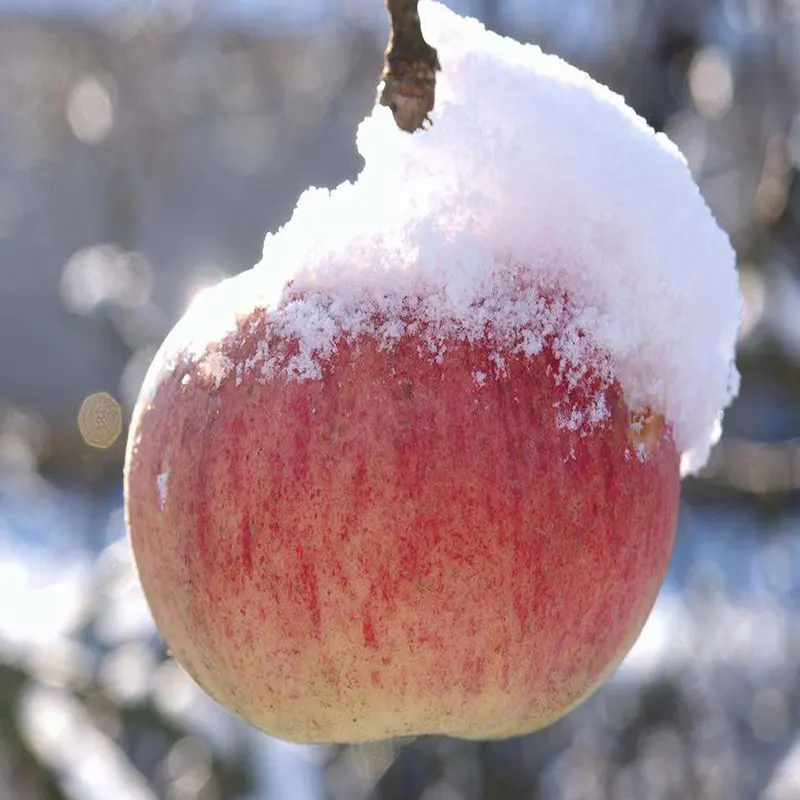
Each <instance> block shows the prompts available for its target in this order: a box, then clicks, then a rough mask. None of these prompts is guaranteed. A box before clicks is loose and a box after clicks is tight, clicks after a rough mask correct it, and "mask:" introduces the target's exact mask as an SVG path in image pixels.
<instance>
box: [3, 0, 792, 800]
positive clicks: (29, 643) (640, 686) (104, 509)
mask: <svg viewBox="0 0 800 800" xmlns="http://www.w3.org/2000/svg"><path fill="white" fill-rule="evenodd" d="M448 4H449V5H451V6H452V7H453V8H455V9H457V10H459V11H465V12H470V13H474V14H476V15H478V16H481V17H482V18H483V19H485V20H486V22H487V24H488V25H489V26H490V27H493V28H495V29H498V30H500V31H502V32H504V33H509V34H512V35H514V36H515V37H517V38H520V39H523V40H529V41H535V42H537V43H540V44H542V45H543V46H544V47H545V48H546V49H550V50H553V51H555V52H558V53H560V54H562V55H564V56H566V57H567V58H569V59H570V60H572V61H574V62H576V63H578V64H579V65H580V66H582V67H584V68H586V69H587V70H588V71H589V72H590V73H591V74H592V75H594V76H595V77H597V78H598V79H600V80H602V81H604V82H607V83H609V84H611V85H612V87H614V88H615V89H617V90H618V91H620V92H622V93H623V94H625V95H626V97H627V98H628V99H629V101H630V102H631V104H632V105H633V106H634V107H635V108H636V109H637V110H638V111H639V112H640V113H642V114H644V115H645V116H646V117H647V118H648V120H649V121H650V122H651V124H653V125H654V126H655V127H657V128H658V129H661V130H665V131H667V133H669V135H670V136H671V137H672V138H673V139H674V140H675V141H676V143H677V144H678V145H679V147H680V148H681V149H682V150H683V152H684V153H685V155H686V157H687V158H688V160H689V162H690V165H691V167H692V170H693V172H694V174H695V176H696V178H697V180H698V182H699V184H700V186H701V189H702V191H703V193H704V195H705V197H706V198H707V199H708V201H709V203H710V204H711V205H712V207H713V209H714V211H715V213H716V214H717V216H718V218H719V220H720V222H721V224H722V225H723V227H724V228H725V229H726V230H727V231H728V232H729V234H730V235H731V237H732V239H733V241H734V244H735V246H736V248H737V250H738V252H739V253H740V256H741V269H740V272H741V285H742V290H743V293H744V296H745V300H746V314H745V320H744V325H743V329H742V338H741V341H740V348H739V367H740V369H741V371H742V374H743V390H742V394H741V396H740V398H739V400H738V401H737V403H736V405H735V406H734V408H733V409H732V410H731V412H730V413H729V415H728V417H727V420H726V434H725V437H724V438H723V441H722V442H721V444H720V446H719V447H718V449H717V451H716V452H715V455H714V457H713V458H712V461H711V463H710V464H709V466H708V468H707V469H706V470H705V472H704V473H703V474H702V475H700V476H699V477H697V478H695V479H692V480H689V481H686V482H685V483H684V498H683V508H682V517H681V525H680V531H679V541H678V547H677V552H676V556H675V559H674V562H673V568H672V571H671V574H670V577H669V580H668V582H667V585H666V586H665V588H664V591H663V593H662V596H661V598H660V599H659V603H658V605H657V607H656V610H655V612H654V614H653V616H652V618H651V620H650V622H649V623H648V626H647V628H646V629H645V631H644V633H643V634H642V637H641V638H640V640H639V642H638V643H637V645H636V647H635V648H634V650H633V652H632V653H631V655H630V656H629V657H628V659H627V660H626V661H625V663H624V664H623V666H622V668H621V669H620V671H619V672H618V674H617V675H616V676H615V678H614V679H613V680H612V681H611V683H610V684H609V685H608V686H607V687H605V688H604V689H603V690H601V691H600V692H599V693H598V695H597V696H596V697H595V698H593V699H592V700H591V701H590V702H589V703H587V704H586V706H584V707H583V708H581V709H579V710H578V711H576V712H575V713H574V714H572V715H570V716H569V717H568V718H567V719H566V720H564V721H563V722H562V723H559V724H557V725H555V726H553V727H552V728H550V729H548V730H547V731H545V732H543V733H541V734H538V735H535V736H530V737H525V738H523V739H519V740H513V741H510V742H504V743H495V744H485V743H475V744H467V743H459V742H454V741H449V740H440V739H425V740H422V739H421V740H413V741H402V742H396V743H392V744H384V745H379V746H378V745H376V746H372V747H359V748H335V749H325V748H297V747H291V746H287V745H283V744H281V743H278V742H275V741H273V740H270V739H269V738H267V737H265V736H261V735H260V734H256V733H254V732H252V731H250V730H249V729H247V728H245V727H244V726H242V725H240V724H237V723H236V722H235V721H234V720H233V719H232V718H230V717H229V716H227V715H226V714H224V712H222V711H220V710H219V709H218V708H217V707H216V706H214V705H213V704H212V703H211V702H210V701H208V700H207V699H206V698H205V696H204V695H202V693H200V692H199V691H198V690H197V689H196V688H195V687H194V685H193V684H192V683H191V681H189V680H188V679H187V678H186V677H185V676H184V674H183V673H182V672H181V671H180V670H179V669H178V668H177V667H176V666H175V665H174V664H173V663H172V662H171V661H170V660H169V659H166V658H165V656H164V653H163V652H162V650H161V649H160V645H159V642H158V639H157V637H156V636H155V635H154V631H153V628H152V623H151V622H150V619H149V616H148V613H147V610H146V608H145V606H144V604H143V601H142V598H141V595H140V593H139V590H138V587H137V584H136V582H135V579H134V577H133V574H132V571H131V565H130V560H129V557H128V553H127V548H126V545H125V543H124V538H123V537H124V528H123V520H122V513H121V486H120V467H121V458H122V447H123V443H124V439H125V426H126V423H127V418H128V414H129V411H130V408H131V404H132V402H133V399H134V398H135V396H136V392H137V391H138V387H139V384H140V381H141V378H142V375H143V370H144V369H145V368H146V366H147V364H148V363H149V359H150V358H151V356H152V353H153V348H154V347H155V346H157V344H158V343H159V342H160V340H161V338H162V337H163V335H164V334H165V333H166V331H167V330H168V329H169V327H170V326H171V324H172V323H173V322H174V320H175V319H176V318H177V316H178V315H179V314H180V313H181V312H182V311H183V310H184V309H185V308H186V306H187V304H188V303H189V301H190V300H191V298H192V297H193V296H194V295H195V294H196V293H197V291H199V290H200V289H201V288H203V287H204V286H207V285H209V284H211V283H213V282H216V281H217V280H218V279H219V278H221V277H222V276H224V275H230V274H234V273H236V272H238V271H240V270H241V269H244V268H246V267H249V266H250V265H252V264H253V263H254V262H255V261H257V260H258V257H259V254H260V251H261V245H262V242H263V236H264V232H265V231H266V230H268V229H274V228H275V227H277V226H278V225H280V224H281V223H282V222H284V221H285V220H286V219H287V217H288V215H289V213H290V211H291V209H292V207H293V204H294V201H295V199H296V197H297V196H298V194H299V193H300V192H301V191H302V190H303V189H304V188H305V187H306V186H307V185H309V184H316V185H326V186H332V185H334V184H336V183H338V182H339V181H340V180H342V179H343V178H346V177H350V176H352V175H354V174H355V172H356V171H357V169H358V167H359V163H358V158H357V155H356V152H355V148H354V145H353V136H354V132H355V127H356V124H357V123H358V121H359V120H360V119H361V118H362V117H363V116H364V115H365V114H366V113H367V111H368V110H369V108H370V106H371V104H372V101H373V98H374V87H375V83H376V79H377V75H378V74H379V71H380V66H381V53H382V50H383V46H384V42H385V36H386V31H385V23H384V17H383V11H382V9H381V4H380V2H379V0H280V1H278V0H218V1H217V2H212V0H171V1H170V0H136V1H135V2H134V1H133V0H0V797H1V798H5V797H9V798H15V799H16V798H19V800H40V799H41V800H50V798H54V799H55V798H74V800H95V798H96V799H97V800H108V798H120V800H127V798H131V800H152V799H154V798H169V799H170V800H189V799H190V798H192V799H193V798H197V799H198V800H228V799H229V798H237V799H238V800H244V798H250V799H251V800H273V799H276V800H283V798H291V799H292V800H305V799H306V798H308V799H309V800H311V798H313V799H314V800H322V799H323V798H325V799H326V800H327V798H330V799H331V800H339V799H341V800H350V799H351V798H354V799H358V800H361V799H362V798H363V799H364V800H366V799H367V798H374V799H375V800H378V799H379V798H380V799H381V800H383V799H384V798H387V799H388V798H392V799H393V798H398V800H399V799H400V798H403V800H416V798H420V799H423V798H424V800H516V798H520V799H522V798H526V799H528V798H548V800H549V799H551V798H552V800H557V799H558V800H584V799H585V800H593V798H614V800H629V799H630V800H635V799H637V798H652V799H653V800H660V799H661V798H663V799H664V800H672V799H673V798H674V800H687V799H690V798H691V799H694V798H697V800H700V798H702V799H703V800H712V799H713V800H717V798H718V799H719V800H737V798H742V800H749V799H750V798H754V799H756V798H763V799H764V800H784V799H785V800H790V799H792V798H796V797H800V734H798V731H800V680H799V678H800V580H798V578H799V577H800V503H798V500H800V263H798V256H799V255H800V218H799V217H798V215H800V195H799V194H798V188H797V174H798V171H797V170H798V166H799V165H800V116H798V114H799V112H800V13H798V9H797V5H796V3H794V2H793V1H792V0H638V2H637V1H636V0H594V2H590V1H589V0H570V2H569V3H565V2H563V0H527V1H525V0H472V2H466V0H464V2H451V3H448Z"/></svg>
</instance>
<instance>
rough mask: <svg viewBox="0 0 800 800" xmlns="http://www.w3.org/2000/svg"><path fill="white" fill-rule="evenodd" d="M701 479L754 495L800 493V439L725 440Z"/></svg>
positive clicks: (699, 477)
mask: <svg viewBox="0 0 800 800" xmlns="http://www.w3.org/2000/svg"><path fill="white" fill-rule="evenodd" d="M698 479H699V480H701V481H708V482H710V483H713V484H715V485H717V486H721V487H723V488H728V489H733V490H735V491H738V492H743V493H745V494H751V495H769V494H780V493H785V492H800V439H793V440H789V441H784V442H756V441H752V440H748V439H732V438H725V439H722V440H721V441H720V442H719V443H718V444H717V446H716V448H715V449H714V451H713V453H712V454H711V458H710V460H709V463H708V465H707V466H706V468H705V469H704V470H703V471H702V472H701V473H700V475H699V476H698Z"/></svg>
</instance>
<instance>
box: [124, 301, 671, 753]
mask: <svg viewBox="0 0 800 800" xmlns="http://www.w3.org/2000/svg"><path fill="white" fill-rule="evenodd" d="M212 291H213V290H212ZM190 313H192V312H190ZM264 342H268V343H269V345H270V351H271V352H275V351H279V352H283V353H284V362H285V360H286V359H287V358H289V357H290V356H291V354H292V352H293V349H292V348H293V345H294V343H293V342H292V341H288V340H285V339H282V338H281V334H280V333H278V332H276V329H275V327H274V325H273V319H272V317H271V315H270V312H267V311H263V310H259V309H256V310H252V311H251V312H250V313H249V314H247V315H246V316H243V317H241V318H240V319H239V321H238V323H237V326H236V329H235V330H233V331H231V332H229V333H228V334H227V335H226V336H225V337H224V338H222V339H220V340H219V341H216V342H214V343H212V344H210V345H208V346H207V347H206V349H205V351H204V352H203V353H200V354H198V353H194V354H192V355H189V354H187V353H185V352H183V353H182V352H180V350H177V349H176V351H175V352H173V353H171V354H170V353H168V354H167V355H169V356H170V358H166V356H163V355H162V358H161V359H160V360H161V364H162V366H161V367H154V368H153V369H154V370H155V374H154V375H153V376H151V378H150V379H149V380H148V383H147V385H146V387H145V390H144V391H143V394H142V397H141V398H140V402H139V406H138V408H137V411H136V414H135V416H134V421H133V425H132V429H131V433H130V442H129V449H128V457H127V465H126V483H125V488H126V502H127V515H128V524H129V528H130V535H131V540H132V544H133V550H134V553H135V557H136V562H137V564H138V569H139V574H140V577H141V582H142V586H143V588H144V591H145V594H146V596H147V599H148V601H149V603H150V606H151V609H152V612H153V616H154V618H155V621H156V623H157V625H158V628H159V630H160V631H161V633H162V634H163V636H164V639H165V640H166V642H167V644H168V645H169V647H170V648H171V649H172V651H173V653H174V655H175V657H176V659H177V660H178V661H179V662H180V663H181V664H182V665H183V666H184V667H185V668H186V669H187V670H188V672H189V673H190V674H191V675H192V676H193V677H194V678H195V680H196V681H197V682H198V683H199V684H200V685H201V686H202V687H203V688H204V689H205V690H206V691H207V692H208V693H209V694H210V695H211V696H212V697H214V698H215V699H216V700H217V701H218V702H219V703H221V704H222V705H223V706H225V707H227V708H229V709H231V710H232V711H234V712H235V713H237V714H239V715H241V716H242V717H244V718H245V719H247V720H248V721H249V722H251V723H252V724H253V725H255V726H257V727H259V728H261V729H263V730H264V731H266V732H268V733H270V734H273V735H275V736H279V737H281V738H284V739H288V740H293V741H298V742H360V741H365V740H376V739H382V738H385V737H391V736H397V735H405V734H425V733H430V734H449V735H452V736H457V737H464V738H471V739H477V738H491V737H505V736H512V735H516V734H522V733H527V732H530V731H533V730H535V729H537V728H541V727H542V726H544V725H546V724H548V723H550V722H552V721H553V720H555V719H557V718H559V717H561V716H562V715H564V714H565V713H566V712H567V711H568V710H569V709H571V708H572V707H574V706H575V705H576V704H577V703H579V702H580V701H581V700H583V699H584V698H586V697H587V696H588V695H589V694H590V693H591V692H592V691H593V690H594V689H596V688H597V687H598V686H599V685H600V684H601V683H602V682H603V681H604V679H606V678H607V677H608V676H609V675H610V674H611V672H612V671H613V670H614V669H615V667H616V666H617V665H618V663H619V662H620V660H621V659H622V658H623V656H624V655H625V654H626V652H627V651H628V649H629V648H630V647H631V645H632V644H633V642H634V640H635V639H636V637H637V635H638V633H639V631H640V629H641V628H642V625H643V623H644V621H645V619H646V617H647V615H648V613H649V611H650V609H651V607H652V604H653V602H654V599H655V597H656V594H657V592H658V590H659V587H660V586H661V583H662V581H663V578H664V575H665V572H666V569H667V565H668V561H669V558H670V554H671V551H672V546H673V539H674V531H675V525H676V517H677V510H678V497H679V456H678V453H677V450H676V447H675V445H674V443H673V440H672V435H671V431H670V428H669V426H668V425H667V424H666V423H665V421H664V420H663V418H661V417H659V416H644V417H641V418H638V417H635V416H634V415H632V414H631V413H630V411H629V409H628V407H627V405H626V402H625V399H624V397H623V395H622V392H621V390H620V388H619V387H618V386H617V385H616V384H611V385H610V386H608V387H607V388H606V402H607V406H608V409H609V414H608V418H607V419H606V420H605V421H604V422H602V423H600V424H599V425H597V426H596V427H595V428H594V429H593V430H591V431H589V432H587V431H586V430H585V429H584V430H580V431H573V430H569V429H567V428H566V427H565V426H564V424H563V417H562V416H560V414H561V413H562V411H561V410H563V409H564V408H566V407H571V408H580V407H581V405H582V404H584V405H585V404H588V403H589V402H590V401H591V396H592V393H593V391H594V390H595V389H596V388H597V386H596V382H593V381H592V380H591V377H590V376H587V377H586V378H585V379H584V380H583V381H582V383H581V385H580V387H578V388H576V389H571V390H570V389H568V384H567V382H565V381H559V380H558V377H557V376H558V370H559V365H558V362H557V360H556V358H555V357H554V355H553V353H552V350H551V349H549V348H548V347H545V348H544V350H543V351H542V352H541V353H540V354H539V355H536V356H533V357H525V356H523V355H520V354H517V353H514V352H511V351H510V350H508V351H502V350H501V351H500V354H499V355H500V356H501V358H498V357H497V356H498V353H497V349H498V345H496V344H494V343H490V342H489V341H488V340H486V341H484V342H482V343H469V342H467V341H461V340H458V339H457V338H453V339H452V340H451V341H448V342H447V343H446V348H445V351H444V357H443V358H440V359H437V358H434V357H433V356H432V355H431V353H430V349H429V347H428V346H427V344H426V343H425V342H424V341H423V338H422V335H421V334H419V333H418V334H414V335H405V336H403V337H402V338H400V339H399V340H398V341H397V342H396V343H395V344H394V346H393V347H392V348H390V349H386V348H385V347H382V346H381V345H380V344H379V342H378V341H377V340H376V339H374V338H371V337H370V336H368V335H363V336H361V337H360V338H358V339H357V340H355V341H352V342H350V343H348V342H346V341H344V340H341V341H340V342H339V343H338V346H337V348H336V350H335V352H334V353H333V355H332V356H331V357H330V358H327V359H324V360H322V361H321V368H322V375H321V377H319V378H312V379H305V380H298V379H295V378H287V377H286V373H285V370H283V369H280V368H279V369H275V370H274V371H272V372H271V373H267V375H266V376H265V374H264V373H263V372H262V371H261V370H260V369H259V368H258V365H259V359H260V357H261V356H260V353H262V352H263V349H262V348H263V343H264ZM170 347H171V346H170V345H169V344H168V345H167V349H168V350H169V349H170ZM220 364H221V365H225V366H227V369H225V370H223V371H222V372H219V370H217V369H216V367H218V366H219V365H220ZM209 365H211V368H209ZM215 365H216V367H215ZM245 365H247V366H245ZM254 365H255V366H254ZM284 365H285V364H284ZM498 365H499V368H498Z"/></svg>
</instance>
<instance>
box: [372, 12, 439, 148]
mask: <svg viewBox="0 0 800 800" xmlns="http://www.w3.org/2000/svg"><path fill="white" fill-rule="evenodd" d="M417 3H418V0H386V8H387V10H388V12H389V20H390V34H389V45H388V47H387V48H386V54H385V57H384V69H383V74H382V75H381V81H382V84H381V89H380V94H379V96H378V102H379V103H380V104H381V105H384V106H388V107H389V108H390V109H391V110H392V114H394V120H395V122H396V123H397V127H398V128H400V129H401V130H404V131H407V132H408V133H413V132H414V131H416V130H419V129H420V128H422V127H423V126H424V125H425V123H426V122H429V121H430V120H429V117H428V115H429V114H430V112H431V111H432V110H433V104H434V99H435V96H436V72H437V71H438V70H439V69H441V67H440V66H439V57H438V55H437V53H436V50H435V49H434V48H433V47H431V46H430V45H429V44H428V43H427V42H426V41H425V39H424V38H423V36H422V28H421V27H420V23H419V14H418V12H417Z"/></svg>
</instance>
